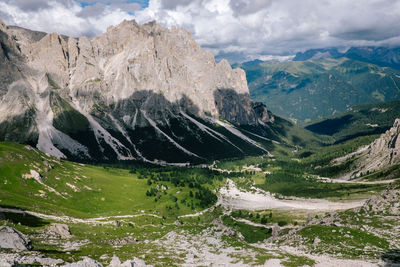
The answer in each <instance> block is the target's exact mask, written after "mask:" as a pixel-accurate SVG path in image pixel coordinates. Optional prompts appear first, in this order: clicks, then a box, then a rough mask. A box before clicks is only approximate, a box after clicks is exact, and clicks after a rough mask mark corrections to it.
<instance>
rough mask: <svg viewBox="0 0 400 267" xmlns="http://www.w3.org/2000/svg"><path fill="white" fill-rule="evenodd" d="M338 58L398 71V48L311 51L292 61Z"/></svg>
mask: <svg viewBox="0 0 400 267" xmlns="http://www.w3.org/2000/svg"><path fill="white" fill-rule="evenodd" d="M340 57H347V58H350V59H354V60H359V61H363V62H368V63H372V64H375V65H378V66H381V67H391V68H395V69H400V47H394V48H390V47H374V46H366V47H351V48H350V49H347V50H346V52H339V50H338V48H335V47H332V48H322V49H311V50H307V51H305V52H299V53H297V54H296V56H295V57H294V58H293V61H305V60H309V59H318V58H340Z"/></svg>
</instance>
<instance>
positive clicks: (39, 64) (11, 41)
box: [0, 21, 271, 161]
mask: <svg viewBox="0 0 400 267" xmlns="http://www.w3.org/2000/svg"><path fill="white" fill-rule="evenodd" d="M0 43H1V46H0V48H1V49H0V59H1V60H0V61H1V62H0V64H2V65H1V66H0V67H1V68H0V97H1V98H0V101H1V102H0V140H7V141H18V142H25V143H30V144H34V145H36V146H37V147H38V148H39V149H40V150H42V151H44V152H46V153H49V154H51V155H54V156H57V157H70V158H78V159H92V160H93V158H95V157H99V155H100V156H101V159H100V160H103V161H104V160H106V161H109V160H132V159H141V160H145V161H155V160H156V159H160V158H161V159H163V158H164V157H162V156H161V155H160V150H161V151H162V150H168V151H175V152H174V153H175V154H176V157H175V158H176V159H177V160H179V161H181V160H184V159H186V161H191V160H194V159H197V160H198V159H201V158H208V157H209V155H207V151H204V149H203V150H202V149H199V147H204V145H205V144H211V143H214V144H213V146H212V147H215V148H217V149H218V150H219V151H227V147H230V149H231V150H236V152H235V153H236V154H242V155H243V153H244V154H246V150H254V144H252V142H247V141H245V143H246V145H247V146H250V147H252V148H251V149H250V148H246V149H244V147H241V146H238V145H237V144H233V143H232V142H231V141H230V140H231V139H234V138H237V134H236V136H235V137H234V138H233V137H232V136H229V135H231V134H232V133H233V131H229V130H228V132H227V131H226V130H224V132H225V133H226V134H223V133H222V132H221V131H220V130H218V129H217V133H216V132H214V130H215V129H214V124H215V120H219V119H222V120H226V121H229V122H231V123H232V124H234V125H236V126H238V127H239V126H241V125H252V126H257V125H260V126H262V124H263V123H266V122H270V121H271V117H270V115H269V114H268V111H267V110H266V109H265V106H262V105H261V106H260V105H256V106H255V108H256V109H254V106H252V103H251V101H250V98H249V91H248V88H247V82H246V76H245V73H244V71H243V70H241V69H232V68H231V66H230V64H229V63H228V62H227V61H226V60H222V61H221V62H219V63H217V62H215V60H214V57H213V56H212V54H211V53H210V52H208V51H204V50H202V49H201V47H200V46H199V45H198V44H197V43H196V42H195V41H194V39H193V38H192V37H191V35H190V33H188V32H187V31H186V30H184V29H182V28H175V27H173V28H171V29H167V28H164V27H162V26H160V25H158V24H157V23H155V22H151V23H147V24H145V25H139V24H137V23H136V22H135V21H124V22H122V23H121V24H120V25H117V26H115V27H114V26H113V27H109V28H108V29H107V31H106V32H105V33H104V34H101V35H99V36H96V37H93V38H88V37H79V38H71V37H67V36H61V35H58V34H55V33H52V34H45V33H40V32H34V31H29V30H26V29H22V28H18V27H7V26H6V25H4V24H1V25H0ZM260 122H261V123H260ZM218 131H219V132H218ZM262 132H263V131H261V133H262ZM258 133H260V132H258ZM234 135H235V134H234ZM149 139H151V141H150V140H149ZM155 142H156V143H155ZM159 144H162V145H159ZM190 144H193V145H190ZM149 146H156V147H158V148H161V149H157V150H154V149H153V148H149ZM256 150H257V149H256ZM261 151H262V150H260V151H259V152H260V153H261ZM214 154H215V153H214ZM231 156H234V155H231ZM167 158H168V159H171V158H174V157H171V155H169V157H167Z"/></svg>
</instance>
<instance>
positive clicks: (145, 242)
mask: <svg viewBox="0 0 400 267" xmlns="http://www.w3.org/2000/svg"><path fill="white" fill-rule="evenodd" d="M369 139H371V138H366V137H359V138H357V139H355V140H351V141H347V142H344V143H342V144H338V145H333V146H329V147H328V148H329V150H328V151H324V150H321V149H315V150H313V149H311V150H309V151H308V153H306V152H307V151H303V152H302V151H301V150H300V151H297V152H296V151H293V150H291V149H287V148H286V150H283V151H286V152H285V153H289V154H288V155H285V153H282V154H281V155H277V156H274V157H272V156H261V157H260V156H257V157H247V158H244V159H239V160H224V161H216V162H214V163H212V164H202V165H197V166H196V165H193V166H188V167H157V166H154V165H153V166H151V165H149V166H147V167H146V166H144V165H143V164H138V165H136V166H134V167H130V168H129V169H120V168H115V167H112V166H106V165H104V166H93V165H88V164H82V163H73V162H69V161H65V160H58V159H56V158H54V157H52V156H48V155H46V154H44V153H42V152H40V151H38V150H36V149H34V148H31V147H29V146H24V145H17V144H13V143H2V144H1V146H0V148H1V149H0V158H1V161H0V173H2V185H1V190H0V196H1V200H2V201H1V204H0V206H1V208H0V212H1V214H2V216H3V218H4V220H5V221H4V222H5V225H8V226H11V227H14V228H16V229H17V230H19V231H21V232H23V233H24V234H28V235H29V238H30V240H31V244H32V245H33V250H32V251H24V252H22V251H21V252H18V253H15V252H14V253H13V252H11V251H7V250H5V251H4V250H3V251H2V252H0V255H1V257H2V258H4V259H5V260H4V262H10V261H11V262H12V261H14V260H15V261H19V262H21V263H22V262H23V261H25V263H29V262H30V263H31V264H34V263H36V264H37V263H40V264H46V262H47V264H55V263H57V264H61V263H62V262H69V261H75V262H76V261H79V260H81V257H82V256H86V257H90V258H91V260H89V259H87V261H89V263H90V261H92V260H95V261H97V262H98V263H101V264H104V266H108V264H111V265H110V266H119V264H122V263H124V262H125V261H128V262H129V264H130V263H133V262H134V263H135V264H136V265H138V266H145V264H146V265H154V266H161V265H182V266H192V265H201V264H206V265H207V264H215V263H217V264H220V265H223V264H229V265H232V266H236V265H237V266H242V265H267V266H270V265H283V266H301V265H304V264H306V265H315V266H327V264H330V265H328V266H334V265H339V266H348V265H352V266H375V264H378V263H382V262H390V255H392V254H390V253H391V251H396V249H399V248H398V247H397V244H398V242H399V239H400V234H399V233H398V231H400V228H398V227H399V225H398V223H397V221H398V216H399V214H400V209H399V207H398V205H397V206H396V203H398V202H397V200H398V197H399V196H398V195H392V194H398V192H400V190H399V188H400V180H398V179H391V180H388V181H383V183H381V181H379V179H378V181H377V182H376V183H375V182H371V181H375V180H374V179H376V178H369V177H368V176H367V177H360V178H357V179H353V180H350V181H344V180H337V179H336V180H334V181H333V180H324V179H321V178H319V177H320V175H323V174H326V172H328V173H329V172H330V170H329V168H332V167H330V166H329V167H328V166H327V167H323V168H315V167H313V166H318V164H321V163H322V162H329V161H331V160H332V159H335V158H339V157H340V156H342V155H347V154H349V153H351V152H353V151H354V150H356V149H357V148H358V146H360V145H361V144H364V143H368V142H369ZM304 154H306V155H308V156H305V155H304ZM328 165H329V164H328ZM11 166H12V167H11ZM32 171H36V172H37V173H38V174H40V178H39V179H40V180H36V179H34V178H31V177H29V175H27V174H30V173H34V172H32ZM374 175H375V177H379V173H375V174H374ZM24 177H25V178H24ZM26 177H28V178H26ZM330 177H334V176H330ZM39 181H40V182H39ZM340 181H342V182H340ZM121 188H122V189H123V190H121ZM388 189H389V191H388ZM381 194H383V195H384V199H385V201H386V202H385V204H382V203H381V202H379V201H377V200H378V199H380V198H381V196H380V195H381ZM385 194H386V195H385ZM387 194H390V197H388V196H387ZM54 224H65V225H67V227H68V231H70V233H71V236H70V237H61V238H60V235H59V233H57V232H56V233H53V234H49V230H46V229H50V227H51V226H52V225H54ZM389 225H391V226H393V227H394V228H392V227H391V226H390V227H389ZM388 227H389V228H388ZM389 229H390V234H389V232H388V230H389ZM396 231H397V232H396ZM50 233H51V232H50ZM337 238H341V242H340V244H338V243H337V242H336V240H337ZM177 240H179V241H177ZM349 247H351V248H352V249H351V250H349V249H348V248H349ZM38 255H41V256H39V257H38ZM132 255H134V257H132ZM394 255H395V254H394ZM386 256H387V257H389V258H387V257H386ZM23 257H24V258H23ZM116 257H118V259H117V258H116ZM113 262H114V263H113ZM118 262H119V263H118ZM92 263H93V262H92ZM82 264H83V263H82ZM96 264H97V263H96ZM112 264H116V265H112ZM127 264H128V263H127ZM93 266H94V265H93Z"/></svg>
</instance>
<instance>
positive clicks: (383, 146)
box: [339, 119, 400, 178]
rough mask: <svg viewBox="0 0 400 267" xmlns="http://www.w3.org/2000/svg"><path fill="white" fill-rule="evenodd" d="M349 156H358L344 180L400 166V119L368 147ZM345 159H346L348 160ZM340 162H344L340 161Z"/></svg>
mask: <svg viewBox="0 0 400 267" xmlns="http://www.w3.org/2000/svg"><path fill="white" fill-rule="evenodd" d="M349 156H356V160H355V162H354V168H355V169H356V170H357V171H355V172H353V173H349V174H348V175H346V176H345V177H344V178H355V177H359V176H361V175H362V174H364V175H365V174H366V173H367V172H374V171H378V170H381V169H384V168H386V167H390V166H393V165H397V164H400V119H396V120H395V122H394V124H393V127H392V128H390V129H389V130H387V131H386V132H385V133H384V134H382V135H381V136H380V137H379V138H377V139H376V140H375V141H373V142H372V143H371V144H369V145H368V146H365V147H362V148H360V149H359V150H358V151H357V152H354V153H351V154H350V155H349ZM348 158H349V157H345V158H344V159H348ZM339 161H340V162H342V161H343V159H342V160H340V159H339Z"/></svg>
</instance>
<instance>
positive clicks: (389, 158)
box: [365, 119, 400, 168]
mask: <svg viewBox="0 0 400 267" xmlns="http://www.w3.org/2000/svg"><path fill="white" fill-rule="evenodd" d="M365 160H366V162H368V164H367V165H368V166H371V167H372V168H374V167H375V166H376V167H386V166H390V165H394V164H398V163H400V119H396V120H395V122H394V124H393V127H392V128H390V129H389V130H387V131H386V133H384V134H382V135H381V136H380V137H379V138H378V139H376V140H375V141H374V142H373V143H371V144H370V145H369V147H368V154H367V155H366V158H365ZM372 162H376V163H372ZM372 164H373V165H372ZM375 164H376V165H375Z"/></svg>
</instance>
